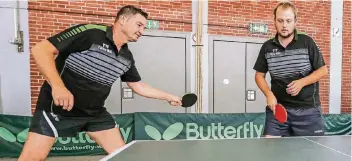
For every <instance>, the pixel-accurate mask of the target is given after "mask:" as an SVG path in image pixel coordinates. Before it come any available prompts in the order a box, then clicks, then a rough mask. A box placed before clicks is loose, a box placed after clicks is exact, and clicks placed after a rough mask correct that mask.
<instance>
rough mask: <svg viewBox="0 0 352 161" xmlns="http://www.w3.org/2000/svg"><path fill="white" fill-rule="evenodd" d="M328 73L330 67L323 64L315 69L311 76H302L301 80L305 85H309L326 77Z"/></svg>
mask: <svg viewBox="0 0 352 161" xmlns="http://www.w3.org/2000/svg"><path fill="white" fill-rule="evenodd" d="M327 74H328V69H327V67H326V66H323V67H321V68H319V69H317V70H315V71H314V72H313V73H312V74H310V75H309V76H306V77H304V78H302V79H301V81H302V82H303V84H304V86H307V85H310V84H313V83H315V82H317V81H319V80H320V79H321V78H322V77H324V76H325V75H327Z"/></svg>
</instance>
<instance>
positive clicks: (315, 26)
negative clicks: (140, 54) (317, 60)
mask: <svg viewBox="0 0 352 161" xmlns="http://www.w3.org/2000/svg"><path fill="white" fill-rule="evenodd" d="M294 2H295V4H296V6H297V7H298V29H299V30H301V31H303V32H306V33H307V34H308V35H310V36H311V37H313V38H314V39H315V41H316V43H317V44H318V45H319V46H320V48H321V50H322V52H323V55H324V59H325V61H326V63H327V64H328V67H329V62H330V34H329V31H330V1H311V2H306V1H297V2H296V1H294ZM276 3H277V1H233V2H229V1H215V0H212V1H209V7H208V9H209V10H208V13H209V15H208V17H209V18H208V21H209V22H208V23H209V24H210V25H209V34H217V35H232V36H252V37H266V38H268V37H271V36H273V34H274V32H275V28H274V26H273V14H272V10H273V8H274V6H275V5H276ZM344 3H345V4H344V31H343V35H344V36H343V46H344V48H343V54H344V55H343V82H342V84H343V92H342V96H341V97H342V111H343V112H350V111H351V12H350V10H351V2H350V1H344ZM127 4H133V5H136V6H138V7H141V8H143V9H145V10H146V11H147V12H148V13H149V15H150V17H149V18H150V19H157V20H166V21H160V30H171V31H184V32H190V31H191V29H192V26H191V24H190V22H191V21H192V7H191V5H192V2H191V1H190V0H187V1H172V2H170V1H157V2H145V1H131V0H126V1H117V2H105V1H98V2H94V1H86V2H69V1H67V2H65V1H55V2H50V1H39V2H35V1H30V2H28V8H29V34H30V35H29V36H30V47H32V46H33V45H34V44H35V43H37V42H38V41H40V40H42V39H45V38H47V37H48V36H50V35H51V34H54V33H57V32H60V31H62V30H63V29H65V28H66V27H69V26H70V25H72V24H78V23H107V24H111V23H112V22H113V20H114V16H115V14H116V11H117V10H118V9H119V8H120V7H121V6H123V5H127ZM318 9H319V10H318ZM249 22H261V23H266V24H268V26H269V29H270V34H269V35H255V34H254V35H250V34H249V33H248V30H247V29H244V28H245V27H246V26H247V25H248V23H249ZM211 24H215V25H220V26H214V25H211ZM226 26H227V27H226ZM241 27H242V28H241ZM30 61H31V91H32V96H31V97H32V109H34V108H35V103H36V101H37V96H38V94H39V88H40V85H41V84H42V82H43V77H42V76H40V74H39V72H38V69H37V68H36V66H35V63H34V61H33V58H31V60H30ZM320 95H321V100H322V103H323V108H324V111H325V112H327V111H328V105H329V76H326V77H325V78H323V80H321V89H320Z"/></svg>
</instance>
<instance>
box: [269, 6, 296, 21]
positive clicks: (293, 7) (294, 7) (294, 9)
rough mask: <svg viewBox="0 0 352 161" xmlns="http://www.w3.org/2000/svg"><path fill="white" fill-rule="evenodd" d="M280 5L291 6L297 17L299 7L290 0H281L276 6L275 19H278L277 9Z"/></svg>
mask: <svg viewBox="0 0 352 161" xmlns="http://www.w3.org/2000/svg"><path fill="white" fill-rule="evenodd" d="M279 7H282V8H283V9H287V8H291V9H292V11H293V13H294V15H295V20H296V19H297V8H296V6H295V5H294V4H293V3H292V2H290V1H281V2H279V3H278V4H277V5H276V7H275V9H274V19H276V11H277V9H278V8H279Z"/></svg>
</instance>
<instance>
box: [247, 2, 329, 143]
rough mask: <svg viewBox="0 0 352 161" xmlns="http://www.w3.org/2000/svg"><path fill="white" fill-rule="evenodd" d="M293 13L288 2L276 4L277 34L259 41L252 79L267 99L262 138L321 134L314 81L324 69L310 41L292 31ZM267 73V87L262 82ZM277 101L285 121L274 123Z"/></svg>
mask: <svg viewBox="0 0 352 161" xmlns="http://www.w3.org/2000/svg"><path fill="white" fill-rule="evenodd" d="M296 16H297V12H296V8H295V6H294V5H293V4H292V3H290V2H280V3H279V4H278V5H277V7H276V8H275V10H274V21H275V28H276V31H277V34H276V35H275V37H274V38H273V39H270V40H268V41H266V42H265V43H264V44H263V46H262V48H261V50H260V53H259V55H258V58H257V61H256V63H255V65H254V69H255V70H256V74H255V81H256V83H257V85H258V87H259V88H260V90H261V91H262V92H263V93H264V95H265V96H266V100H267V108H266V121H265V128H264V136H266V137H273V136H307V135H309V136H312V135H324V122H323V118H322V116H321V102H320V99H319V83H318V81H319V80H320V79H321V78H322V77H323V76H325V75H327V73H328V70H327V67H326V65H325V62H324V59H323V56H322V54H321V51H320V49H319V48H318V46H317V45H316V44H315V42H314V40H313V39H312V38H311V37H309V36H308V35H305V34H302V33H299V32H298V31H297V30H296V21H297V17H296ZM267 72H269V73H270V76H271V89H270V88H269V86H268V84H267V82H266V81H265V75H266V73H267ZM278 103H280V104H282V105H283V106H284V107H285V108H286V110H287V114H288V120H287V122H286V123H280V122H278V121H277V120H276V119H275V117H274V115H273V111H275V105H276V104H278Z"/></svg>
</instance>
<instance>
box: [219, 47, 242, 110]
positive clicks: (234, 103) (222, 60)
mask: <svg viewBox="0 0 352 161" xmlns="http://www.w3.org/2000/svg"><path fill="white" fill-rule="evenodd" d="M213 45H214V46H213V50H214V55H213V56H214V58H213V61H214V62H213V63H214V69H213V70H214V71H213V72H214V75H213V83H214V87H213V89H214V90H213V91H214V105H213V107H214V113H243V112H245V63H246V61H244V60H245V56H246V54H245V53H246V44H245V43H241V42H231V41H214V43H213Z"/></svg>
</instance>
